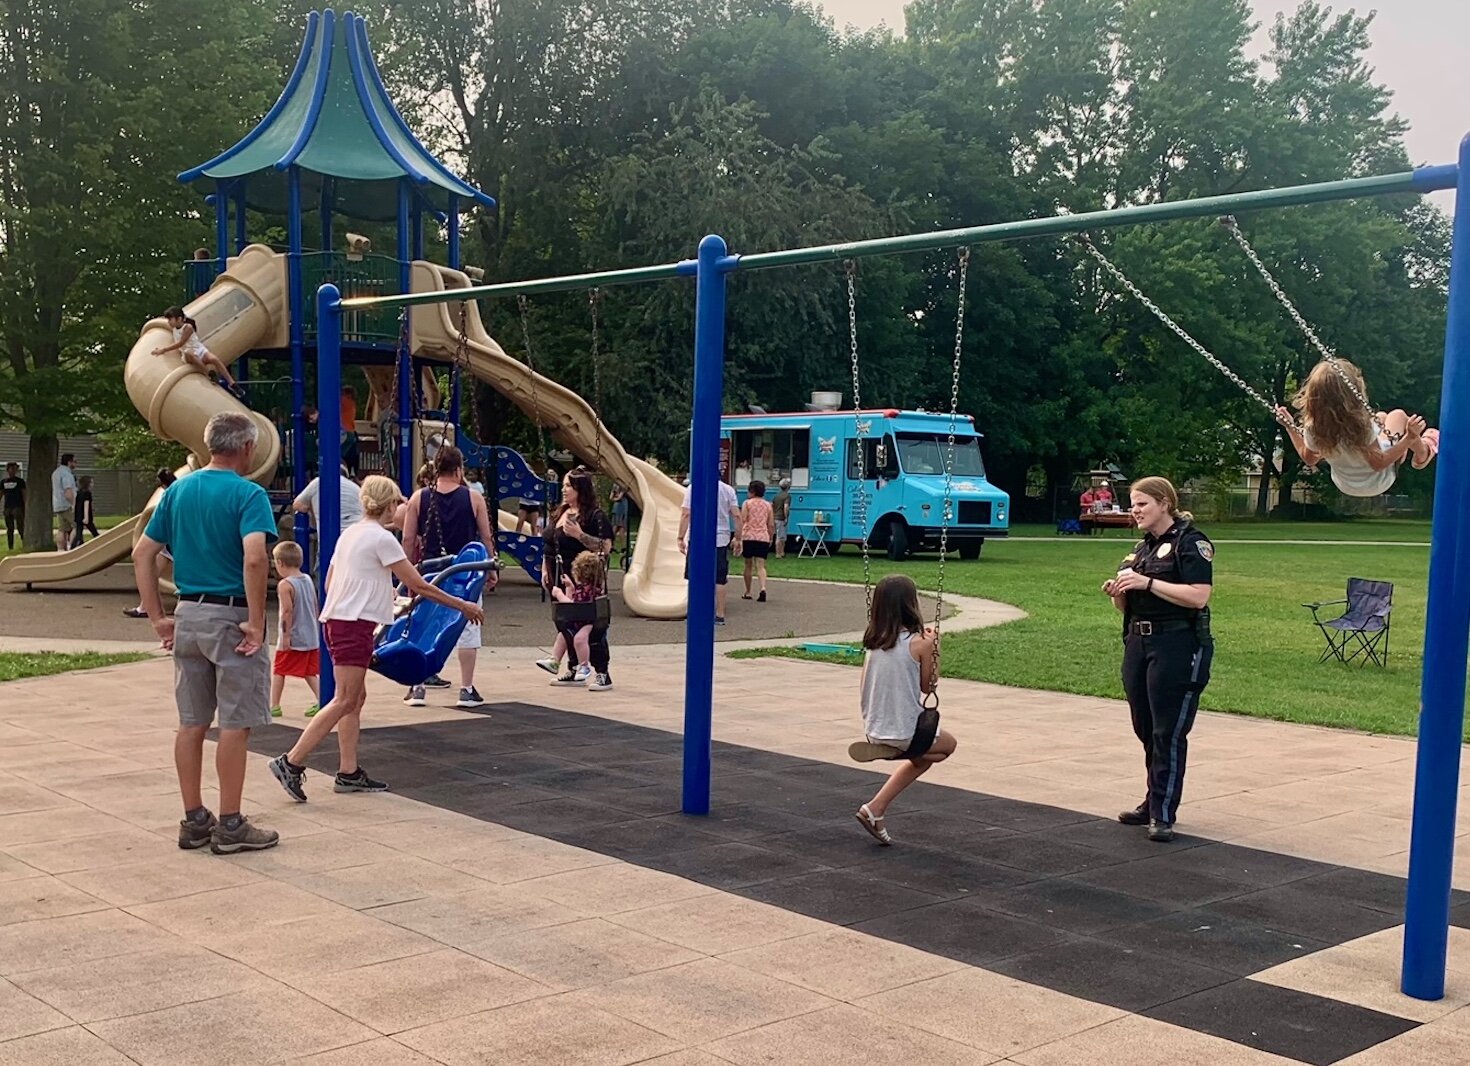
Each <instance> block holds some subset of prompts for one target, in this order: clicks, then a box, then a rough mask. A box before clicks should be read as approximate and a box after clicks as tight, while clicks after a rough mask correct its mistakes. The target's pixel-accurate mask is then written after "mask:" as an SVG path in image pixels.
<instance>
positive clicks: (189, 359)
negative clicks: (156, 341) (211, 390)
mask: <svg viewBox="0 0 1470 1066" xmlns="http://www.w3.org/2000/svg"><path fill="white" fill-rule="evenodd" d="M163 317H164V318H166V319H167V320H168V325H169V328H170V329H172V330H173V331H174V342H173V343H172V344H168V345H165V346H164V347H162V348H154V349H153V354H154V355H167V354H168V353H169V352H178V353H179V354H180V355H182V356H183V358H184V362H186V363H189V364H191V365H193V366H197V367H198V368H199V369H200V370H202V371H204V373H205V374H206V375H207V374H208V373H209V372H210V371H211V370H213V371H214V372H215V373H216V374H218V375H219V377H220V381H222V382H224V385H225V388H227V389H229V390H230V391H231V392H238V391H239V386H237V385H236V384H235V379H234V378H233V377H232V376H231V375H230V368H229V367H227V366H225V364H224V363H223V362H221V361H220V359H219V357H218V356H217V355H215V354H214V353H213V352H211V351H210V350H209V349H208V348H206V347H204V342H203V341H201V340H200V339H199V323H197V322H195V321H194V320H193V319H192V318H190V317H189V316H188V315H186V314H184V309H183V308H182V307H170V308H169V309H168V310H167V311H165V312H164V313H163Z"/></svg>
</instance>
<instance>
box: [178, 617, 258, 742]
mask: <svg viewBox="0 0 1470 1066" xmlns="http://www.w3.org/2000/svg"><path fill="white" fill-rule="evenodd" d="M249 617H250V612H249V611H248V610H247V609H246V608H244V607H225V606H223V605H220V604H213V603H190V602H188V601H187V600H186V601H183V602H181V603H180V604H179V606H178V608H177V609H176V610H175V611H174V699H175V701H176V702H177V703H178V705H179V725H181V726H184V727H186V728H187V727H189V726H208V725H211V724H212V723H213V722H214V715H215V710H216V709H218V710H219V725H220V728H221V729H250V728H252V727H254V726H260V725H269V724H270V720H271V712H270V698H269V697H270V683H271V661H270V656H269V655H268V654H266V651H265V649H264V648H262V649H261V650H260V651H257V652H256V653H255V654H254V655H241V654H240V653H239V652H237V651H236V650H235V645H237V644H239V643H240V639H241V637H242V636H243V634H242V633H241V632H240V624H241V623H242V622H244V621H246V620H247V619H248V618H249Z"/></svg>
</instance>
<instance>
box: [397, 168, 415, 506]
mask: <svg viewBox="0 0 1470 1066" xmlns="http://www.w3.org/2000/svg"><path fill="white" fill-rule="evenodd" d="M408 196H409V192H408V179H407V178H400V179H399V180H398V249H397V253H398V290H399V291H400V292H405V293H406V292H408V289H409V286H410V285H411V284H412V281H413V268H412V266H411V265H410V263H409V256H410V255H411V254H412V253H411V251H410V249H409V246H408V244H409V232H408V229H409V226H408V211H409V207H408ZM404 313H405V314H407V315H408V316H409V321H410V322H412V320H413V308H411V307H409V308H405V309H404ZM409 332H410V335H411V334H412V329H410V331H409ZM395 372H396V373H397V374H398V487H399V489H400V490H402V491H403V492H404V493H409V492H412V491H413V475H414V469H413V448H412V447H410V443H411V440H412V430H413V360H412V359H411V358H409V353H408V352H400V353H399V357H398V364H397V369H396V371H395Z"/></svg>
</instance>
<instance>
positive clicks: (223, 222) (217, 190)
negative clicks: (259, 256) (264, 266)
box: [214, 181, 230, 274]
mask: <svg viewBox="0 0 1470 1066" xmlns="http://www.w3.org/2000/svg"><path fill="white" fill-rule="evenodd" d="M214 255H215V260H214V272H215V273H216V274H223V273H224V272H225V268H226V267H227V266H228V264H229V260H230V193H229V186H227V185H226V184H225V183H224V182H222V181H217V182H215V183H214Z"/></svg>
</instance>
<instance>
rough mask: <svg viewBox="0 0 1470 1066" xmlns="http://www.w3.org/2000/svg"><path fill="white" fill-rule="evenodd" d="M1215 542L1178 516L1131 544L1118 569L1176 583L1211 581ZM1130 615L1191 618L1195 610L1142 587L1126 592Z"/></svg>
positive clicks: (1197, 583)
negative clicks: (1158, 532)
mask: <svg viewBox="0 0 1470 1066" xmlns="http://www.w3.org/2000/svg"><path fill="white" fill-rule="evenodd" d="M1214 559H1215V546H1214V545H1213V544H1211V543H1210V539H1209V538H1208V537H1206V536H1205V535H1204V534H1203V533H1201V532H1200V531H1199V530H1198V529H1196V528H1195V527H1194V525H1193V524H1192V523H1190V521H1189V520H1188V519H1184V518H1181V519H1179V520H1178V521H1177V522H1175V523H1174V524H1173V525H1172V526H1170V527H1169V528H1168V529H1166V530H1165V531H1164V532H1163V533H1162V534H1160V535H1159V536H1157V537H1156V536H1154V535H1153V534H1152V533H1148V534H1145V535H1144V538H1143V539H1142V540H1141V541H1139V542H1138V543H1137V544H1135V545H1134V546H1133V551H1132V552H1130V553H1129V554H1128V555H1127V556H1126V557H1125V558H1124V559H1123V565H1122V567H1121V568H1120V569H1124V570H1136V571H1137V572H1138V573H1140V574H1142V575H1143V576H1144V577H1151V578H1153V579H1154V580H1155V581H1162V582H1166V583H1169V584H1176V585H1213V584H1214V582H1215V567H1214ZM1126 595H1127V608H1126V609H1127V614H1128V617H1129V618H1130V619H1133V620H1139V619H1148V620H1150V621H1155V622H1158V621H1167V620H1170V619H1179V620H1181V621H1191V620H1193V619H1194V617H1195V615H1196V614H1197V613H1198V612H1197V611H1195V610H1194V608H1192V607H1182V606H1180V605H1179V604H1177V603H1170V602H1169V601H1168V600H1166V599H1164V598H1163V597H1162V596H1155V595H1154V594H1153V593H1152V592H1147V591H1145V590H1143V589H1133V590H1130V591H1129V592H1128V593H1127V594H1126Z"/></svg>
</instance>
